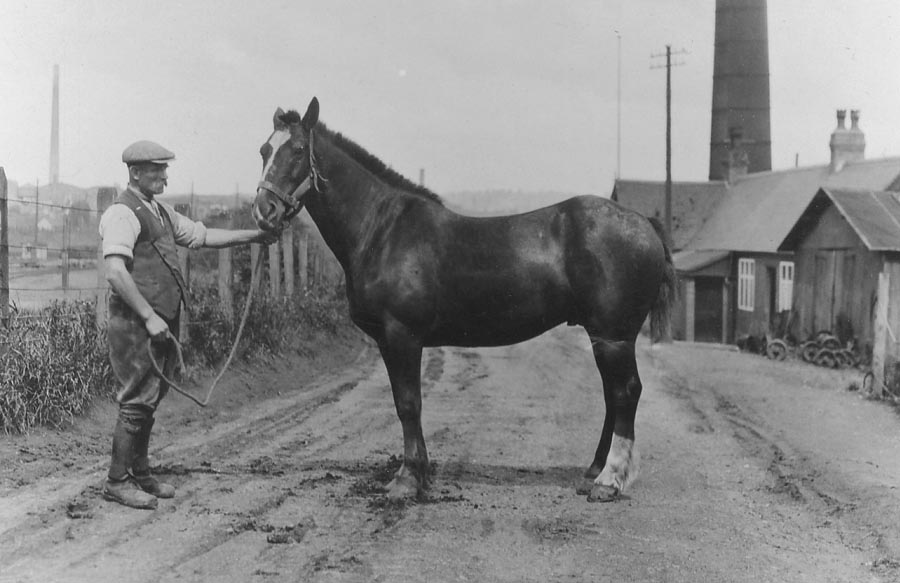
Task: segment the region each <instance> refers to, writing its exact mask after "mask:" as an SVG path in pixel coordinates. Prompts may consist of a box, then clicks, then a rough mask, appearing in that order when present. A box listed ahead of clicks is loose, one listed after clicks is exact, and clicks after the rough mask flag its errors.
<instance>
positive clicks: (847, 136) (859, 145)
mask: <svg viewBox="0 0 900 583" xmlns="http://www.w3.org/2000/svg"><path fill="white" fill-rule="evenodd" d="M846 115H847V110H845V109H839V110H837V121H838V125H837V128H835V130H834V131H833V132H831V141H830V142H829V146H830V147H831V172H832V173H837V172H840V171H841V170H842V169H843V168H844V165H846V164H847V163H848V162H858V161H860V160H864V159H865V157H866V136H865V134H864V133H863V131H862V130H861V129H860V128H859V110H858V109H851V110H850V124H851V125H850V129H847V128H846V127H845V126H844V118H845V117H846Z"/></svg>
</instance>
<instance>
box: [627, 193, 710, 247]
mask: <svg viewBox="0 0 900 583" xmlns="http://www.w3.org/2000/svg"><path fill="white" fill-rule="evenodd" d="M725 189H726V184H725V183H724V182H673V183H672V231H673V236H672V239H673V242H674V245H673V246H674V248H675V249H682V248H684V247H685V246H686V245H687V244H688V242H690V240H691V239H693V238H694V236H695V235H696V234H697V232H698V231H699V230H700V228H701V227H702V226H703V223H704V222H705V221H706V219H707V218H708V217H709V216H710V215H711V214H712V212H713V210H714V209H715V208H716V205H718V203H719V202H720V201H721V200H722V199H723V197H724V195H725ZM665 195H666V184H665V182H651V181H645V180H616V182H615V186H614V187H613V193H612V199H613V200H614V201H616V202H618V203H619V204H621V205H622V206H624V207H626V208H630V209H632V210H635V211H637V212H639V213H641V214H642V215H644V216H647V217H655V218H657V219H659V220H663V219H664V217H665Z"/></svg>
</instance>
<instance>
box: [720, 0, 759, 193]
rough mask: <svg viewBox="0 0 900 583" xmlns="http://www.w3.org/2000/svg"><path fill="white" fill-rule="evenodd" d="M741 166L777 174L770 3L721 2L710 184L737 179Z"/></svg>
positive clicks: (721, 0)
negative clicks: (771, 118) (772, 121)
mask: <svg viewBox="0 0 900 583" xmlns="http://www.w3.org/2000/svg"><path fill="white" fill-rule="evenodd" d="M736 137H737V138H738V139H735V138H736ZM736 149H737V150H736ZM735 160H739V161H741V163H742V164H745V167H743V168H740V169H739V172H738V173H744V172H761V171H765V170H771V169H772V137H771V128H770V124H769V47H768V26H767V16H766V0H716V33H715V56H714V63H713V95H712V127H711V131H710V138H709V179H710V180H727V179H728V178H729V177H730V176H734V175H735V169H733V168H731V165H732V162H733V161H735Z"/></svg>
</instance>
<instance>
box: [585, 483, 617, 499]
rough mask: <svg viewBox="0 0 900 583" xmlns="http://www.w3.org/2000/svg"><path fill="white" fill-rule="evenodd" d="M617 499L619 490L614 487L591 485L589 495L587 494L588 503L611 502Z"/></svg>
mask: <svg viewBox="0 0 900 583" xmlns="http://www.w3.org/2000/svg"><path fill="white" fill-rule="evenodd" d="M618 498H619V489H618V488H616V487H615V486H604V485H603V484H593V487H592V488H591V493H590V494H588V497H587V501H588V502H613V501H615V500H617V499H618Z"/></svg>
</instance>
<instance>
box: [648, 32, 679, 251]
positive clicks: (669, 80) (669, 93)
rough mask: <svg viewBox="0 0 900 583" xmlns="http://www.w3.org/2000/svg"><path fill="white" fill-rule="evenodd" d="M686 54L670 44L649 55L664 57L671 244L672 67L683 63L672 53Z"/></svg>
mask: <svg viewBox="0 0 900 583" xmlns="http://www.w3.org/2000/svg"><path fill="white" fill-rule="evenodd" d="M683 54H687V51H685V50H684V49H681V50H679V51H676V52H674V53H673V52H672V45H666V52H665V53H657V54H653V55H650V57H651V58H659V57H663V56H665V57H666V64H665V65H664V66H665V68H666V199H665V226H666V236H667V237H668V238H669V244H672V243H673V241H674V239H673V238H672V67H678V66H680V65H683V64H684V63H683V62H682V63H673V62H672V55H683ZM662 67H663V65H655V66H652V67H650V68H651V69H661V68H662Z"/></svg>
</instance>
